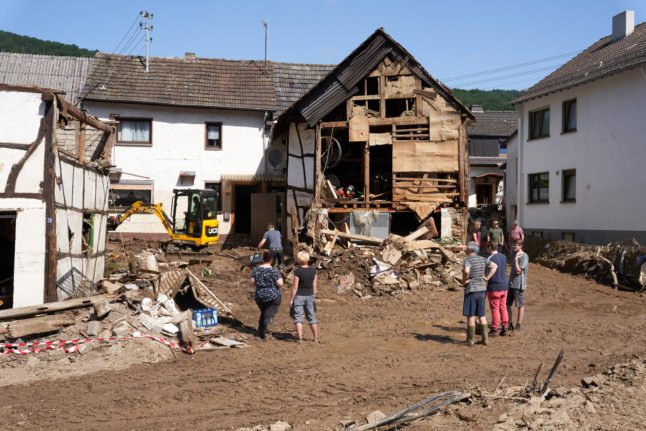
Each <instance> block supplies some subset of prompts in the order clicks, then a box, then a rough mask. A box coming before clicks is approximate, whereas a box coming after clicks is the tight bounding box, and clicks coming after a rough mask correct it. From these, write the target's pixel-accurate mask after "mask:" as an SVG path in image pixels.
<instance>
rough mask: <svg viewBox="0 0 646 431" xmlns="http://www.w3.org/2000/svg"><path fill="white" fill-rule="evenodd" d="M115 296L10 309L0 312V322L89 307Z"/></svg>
mask: <svg viewBox="0 0 646 431" xmlns="http://www.w3.org/2000/svg"><path fill="white" fill-rule="evenodd" d="M115 296H116V295H114V294H112V295H96V296H90V297H87V298H74V299H68V300H67V301H59V302H50V303H47V304H42V305H31V306H28V307H18V308H10V309H8V310H0V320H9V319H18V318H21V317H29V316H37V315H39V314H49V313H56V312H57V311H64V310H71V309H73V308H81V307H91V306H93V305H94V303H95V302H101V301H105V300H106V299H112V298H114V297H115Z"/></svg>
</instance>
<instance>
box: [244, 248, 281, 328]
mask: <svg viewBox="0 0 646 431" xmlns="http://www.w3.org/2000/svg"><path fill="white" fill-rule="evenodd" d="M271 261H272V255H271V252H270V251H265V252H264V253H263V255H262V263H261V264H260V265H258V266H256V267H255V268H254V269H253V270H252V271H251V281H253V282H254V283H255V284H256V304H257V305H258V308H259V309H260V318H259V319H258V332H257V333H256V335H257V336H258V337H260V338H262V339H267V338H271V324H272V323H273V321H274V316H276V313H277V312H278V307H279V306H280V301H281V299H282V295H281V293H280V288H281V287H283V277H282V276H281V275H280V272H279V271H278V270H277V269H275V268H273V267H272V266H271V263H272V262H271Z"/></svg>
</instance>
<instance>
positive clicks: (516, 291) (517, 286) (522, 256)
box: [507, 240, 529, 331]
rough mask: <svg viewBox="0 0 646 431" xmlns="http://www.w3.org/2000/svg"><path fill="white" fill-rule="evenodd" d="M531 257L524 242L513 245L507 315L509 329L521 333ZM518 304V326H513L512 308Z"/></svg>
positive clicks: (519, 241)
mask: <svg viewBox="0 0 646 431" xmlns="http://www.w3.org/2000/svg"><path fill="white" fill-rule="evenodd" d="M528 266H529V256H528V255H527V253H525V252H524V251H523V241H522V240H516V241H514V243H513V244H512V258H511V271H510V272H509V293H508V294H507V314H508V315H509V329H510V330H514V331H520V328H521V325H522V324H523V317H525V290H526V289H527V268H528ZM514 303H516V307H518V319H517V320H516V325H514V324H512V323H511V321H512V318H511V316H512V309H511V306H512V305H514Z"/></svg>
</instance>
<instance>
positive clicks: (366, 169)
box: [363, 134, 370, 204]
mask: <svg viewBox="0 0 646 431" xmlns="http://www.w3.org/2000/svg"><path fill="white" fill-rule="evenodd" d="M368 135H370V134H368ZM363 199H364V201H365V202H366V204H367V203H368V201H369V200H370V144H369V143H368V142H366V145H365V146H364V147H363Z"/></svg>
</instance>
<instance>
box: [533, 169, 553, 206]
mask: <svg viewBox="0 0 646 431" xmlns="http://www.w3.org/2000/svg"><path fill="white" fill-rule="evenodd" d="M549 201H550V174H549V172H541V173H540V174H530V175H529V202H530V203H538V202H549Z"/></svg>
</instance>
